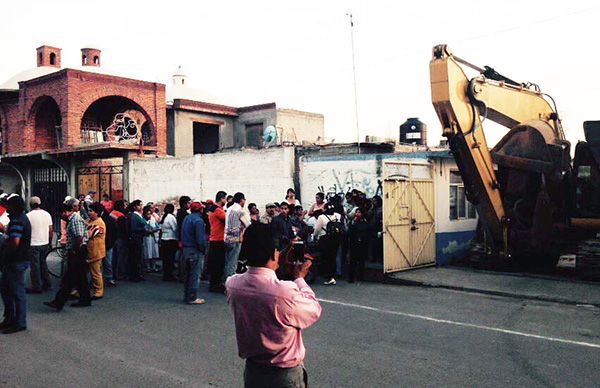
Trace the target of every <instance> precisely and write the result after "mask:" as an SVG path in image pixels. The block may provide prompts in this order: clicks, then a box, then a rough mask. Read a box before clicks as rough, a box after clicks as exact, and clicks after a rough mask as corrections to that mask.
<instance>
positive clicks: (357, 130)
mask: <svg viewBox="0 0 600 388" xmlns="http://www.w3.org/2000/svg"><path fill="white" fill-rule="evenodd" d="M346 16H348V17H349V18H350V43H351V44H352V74H353V76H354V112H355V114H356V144H357V152H358V153H359V154H360V129H359V125H358V93H357V91H356V61H355V59H354V20H353V19H352V14H351V13H347V14H346Z"/></svg>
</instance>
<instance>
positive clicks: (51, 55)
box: [36, 45, 60, 68]
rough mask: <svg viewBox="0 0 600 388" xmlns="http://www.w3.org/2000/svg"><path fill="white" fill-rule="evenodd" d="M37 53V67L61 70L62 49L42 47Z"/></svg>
mask: <svg viewBox="0 0 600 388" xmlns="http://www.w3.org/2000/svg"><path fill="white" fill-rule="evenodd" d="M36 51H37V65H38V67H40V66H53V67H58V68H60V49H59V48H58V47H52V46H48V45H43V46H40V47H38V48H37V49H36Z"/></svg>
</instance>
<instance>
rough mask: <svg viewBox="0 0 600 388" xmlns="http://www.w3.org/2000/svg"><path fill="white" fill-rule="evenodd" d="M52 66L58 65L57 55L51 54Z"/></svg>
mask: <svg viewBox="0 0 600 388" xmlns="http://www.w3.org/2000/svg"><path fill="white" fill-rule="evenodd" d="M50 64H51V65H56V54H54V53H50Z"/></svg>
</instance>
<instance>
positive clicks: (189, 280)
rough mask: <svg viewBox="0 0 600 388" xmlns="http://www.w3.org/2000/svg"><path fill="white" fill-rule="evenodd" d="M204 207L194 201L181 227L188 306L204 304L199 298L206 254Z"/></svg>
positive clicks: (184, 292)
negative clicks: (201, 274)
mask: <svg viewBox="0 0 600 388" xmlns="http://www.w3.org/2000/svg"><path fill="white" fill-rule="evenodd" d="M202 209H204V205H203V204H202V203H201V202H200V201H192V204H191V205H190V211H191V214H190V215H189V216H187V217H185V220H184V221H183V224H182V225H181V244H180V245H181V246H182V247H183V252H182V255H183V256H182V258H183V260H182V264H183V267H184V268H183V273H184V283H183V301H184V302H185V303H188V304H204V303H205V302H204V299H201V298H198V295H197V293H198V288H199V281H200V272H201V271H202V268H203V267H204V254H205V252H206V232H205V223H204V220H203V219H202V216H201V214H200V213H201V211H202Z"/></svg>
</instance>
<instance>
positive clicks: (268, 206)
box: [265, 202, 277, 209]
mask: <svg viewBox="0 0 600 388" xmlns="http://www.w3.org/2000/svg"><path fill="white" fill-rule="evenodd" d="M270 207H277V205H275V204H274V203H273V202H269V203H268V204H266V205H265V208H267V209H268V208H270Z"/></svg>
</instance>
